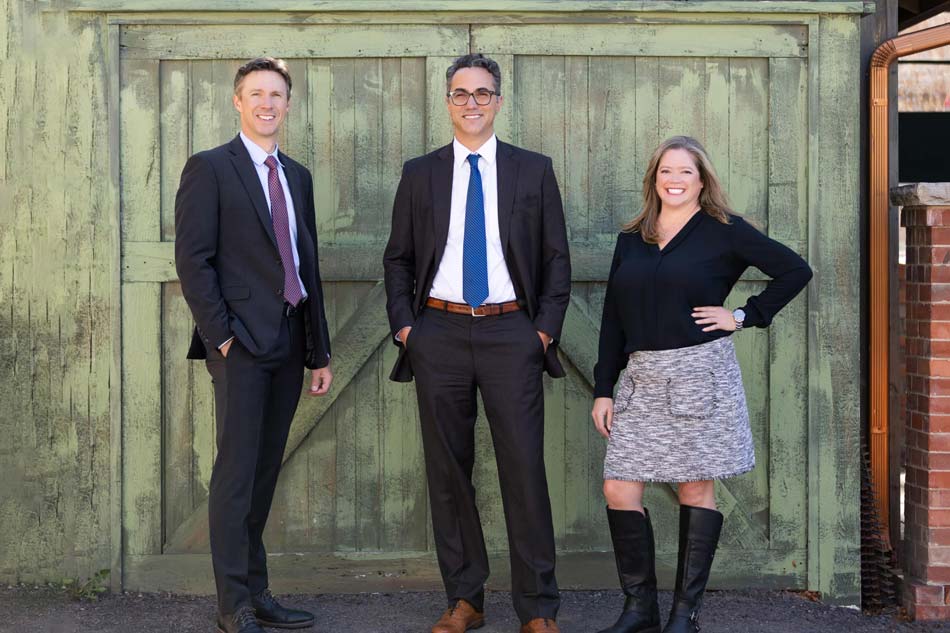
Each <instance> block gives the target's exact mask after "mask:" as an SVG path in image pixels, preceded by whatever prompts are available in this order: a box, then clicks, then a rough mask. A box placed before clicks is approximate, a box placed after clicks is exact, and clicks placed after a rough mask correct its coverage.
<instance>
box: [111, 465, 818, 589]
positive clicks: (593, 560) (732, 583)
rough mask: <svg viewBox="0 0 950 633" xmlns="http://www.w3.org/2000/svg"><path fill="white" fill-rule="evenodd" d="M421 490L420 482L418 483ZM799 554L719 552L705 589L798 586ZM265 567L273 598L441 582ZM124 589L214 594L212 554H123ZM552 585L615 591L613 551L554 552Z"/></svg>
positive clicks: (353, 562)
mask: <svg viewBox="0 0 950 633" xmlns="http://www.w3.org/2000/svg"><path fill="white" fill-rule="evenodd" d="M420 485H422V482H420ZM805 554H806V552H805V550H791V551H770V550H756V551H749V550H746V549H736V548H728V547H726V548H723V547H720V548H719V550H718V551H717V552H716V559H715V560H714V561H713V572H712V576H711V579H710V583H709V586H710V588H712V589H748V588H749V587H750V586H755V587H756V588H759V589H773V590H774V589H804V588H805V568H806V565H805V560H806V559H805ZM267 558H268V560H267V567H268V569H269V570H270V577H271V579H272V583H273V585H274V587H273V588H274V591H276V592H277V593H365V592H376V591H379V592H394V591H441V590H442V579H441V577H440V576H439V566H438V563H436V561H435V555H434V554H427V553H424V552H404V553H399V552H372V553H364V554H361V553H358V552H354V553H351V554H327V553H318V552H304V553H292V554H270V555H269V556H268V557H267ZM490 558H491V561H490V567H491V570H492V574H491V577H490V578H489V579H488V584H487V587H488V588H489V589H492V590H496V591H508V590H509V589H510V588H511V573H510V570H509V565H508V555H507V554H505V553H499V552H495V553H492V554H490ZM125 566H126V583H125V588H126V590H127V591H149V592H156V591H170V592H174V593H184V594H204V595H210V594H212V593H214V580H213V578H212V575H211V556H210V555H208V554H163V555H152V556H129V557H127V558H126V561H125ZM557 571H558V574H557V575H558V578H557V579H558V585H559V586H560V587H561V589H566V590H579V589H587V590H590V589H610V590H613V589H615V588H616V587H615V585H616V581H617V575H616V563H615V562H614V556H613V552H558V557H557ZM656 572H657V574H656V575H657V580H658V581H659V584H660V587H661V588H664V589H669V588H671V587H672V586H673V580H674V577H675V575H676V552H672V551H669V552H667V551H663V550H660V551H659V552H657V570H656Z"/></svg>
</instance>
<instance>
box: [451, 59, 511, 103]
mask: <svg viewBox="0 0 950 633" xmlns="http://www.w3.org/2000/svg"><path fill="white" fill-rule="evenodd" d="M462 68H484V69H485V70H487V71H488V72H490V73H491V76H492V79H493V80H494V82H495V94H496V95H500V94H501V68H500V67H499V66H498V62H496V61H495V60H494V59H492V58H490V57H485V56H484V55H482V54H481V53H470V54H468V55H462V56H461V57H459V58H458V59H456V60H455V61H454V62H452V65H451V66H449V68H448V70H446V71H445V89H446V90H450V89H451V88H452V77H454V76H455V73H457V72H458V71H459V70H461V69H462Z"/></svg>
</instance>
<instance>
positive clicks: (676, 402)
mask: <svg viewBox="0 0 950 633" xmlns="http://www.w3.org/2000/svg"><path fill="white" fill-rule="evenodd" d="M715 385H716V381H715V375H714V374H713V372H710V371H697V372H695V374H693V373H692V372H689V373H687V372H683V373H682V374H681V375H680V376H676V377H672V378H667V379H666V398H667V404H668V405H669V408H670V414H671V415H674V416H677V417H682V418H708V417H709V416H711V415H712V414H713V413H714V412H715V410H716V400H717V398H716V387H715Z"/></svg>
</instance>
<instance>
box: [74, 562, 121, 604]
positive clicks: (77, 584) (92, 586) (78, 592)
mask: <svg viewBox="0 0 950 633" xmlns="http://www.w3.org/2000/svg"><path fill="white" fill-rule="evenodd" d="M109 573H110V572H109V570H108V569H100V570H99V571H97V572H96V573H94V574H93V575H92V576H90V577H89V578H87V579H85V580H80V579H79V578H67V579H66V580H64V581H63V588H64V589H65V590H66V592H67V593H68V594H69V597H70V598H72V599H73V600H77V601H84V602H88V601H95V600H98V599H99V596H100V595H101V594H103V593H105V592H106V591H107V590H108V587H106V580H107V579H108V578H109Z"/></svg>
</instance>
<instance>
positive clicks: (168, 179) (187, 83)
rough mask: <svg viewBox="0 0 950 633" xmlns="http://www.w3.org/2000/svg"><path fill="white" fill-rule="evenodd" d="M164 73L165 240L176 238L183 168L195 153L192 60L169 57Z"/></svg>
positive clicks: (163, 162)
mask: <svg viewBox="0 0 950 633" xmlns="http://www.w3.org/2000/svg"><path fill="white" fill-rule="evenodd" d="M159 75H160V77H161V87H160V93H161V98H162V102H161V148H160V153H161V172H160V178H161V218H162V220H161V221H162V231H161V233H162V240H165V241H171V240H174V239H175V194H176V193H177V191H178V183H179V180H180V176H181V170H182V169H183V168H184V167H185V162H186V161H187V160H188V156H189V155H190V154H191V120H192V112H191V110H190V106H191V62H186V61H166V62H161V64H160V66H159Z"/></svg>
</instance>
